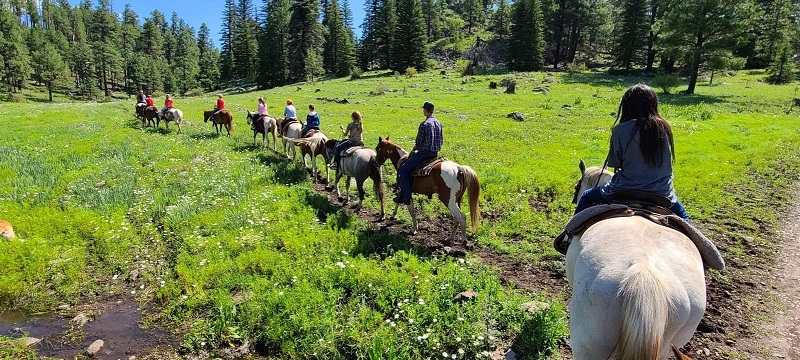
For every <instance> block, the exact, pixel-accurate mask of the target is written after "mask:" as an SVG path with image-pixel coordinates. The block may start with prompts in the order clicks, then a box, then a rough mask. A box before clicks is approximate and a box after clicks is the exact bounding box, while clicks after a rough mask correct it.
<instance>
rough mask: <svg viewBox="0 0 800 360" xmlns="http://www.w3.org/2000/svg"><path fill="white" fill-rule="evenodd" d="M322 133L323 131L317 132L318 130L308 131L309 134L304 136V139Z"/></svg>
mask: <svg viewBox="0 0 800 360" xmlns="http://www.w3.org/2000/svg"><path fill="white" fill-rule="evenodd" d="M321 132H322V131H320V130H317V129H311V130H308V132H307V133H306V136H303V139H305V138H310V137H312V136H314V135H315V134H318V133H321Z"/></svg>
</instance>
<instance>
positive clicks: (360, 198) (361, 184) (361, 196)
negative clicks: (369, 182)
mask: <svg viewBox="0 0 800 360" xmlns="http://www.w3.org/2000/svg"><path fill="white" fill-rule="evenodd" d="M356 190H358V206H356V213H358V212H360V211H361V203H363V202H364V180H361V181H359V180H358V178H356Z"/></svg>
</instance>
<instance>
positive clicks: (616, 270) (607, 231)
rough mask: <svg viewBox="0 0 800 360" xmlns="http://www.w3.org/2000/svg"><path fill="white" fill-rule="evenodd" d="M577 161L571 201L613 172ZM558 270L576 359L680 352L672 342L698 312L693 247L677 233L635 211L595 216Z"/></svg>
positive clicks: (683, 338)
mask: <svg viewBox="0 0 800 360" xmlns="http://www.w3.org/2000/svg"><path fill="white" fill-rule="evenodd" d="M579 168H580V170H581V179H580V180H579V181H578V185H577V186H576V187H575V197H574V200H575V202H578V201H580V198H581V196H582V195H583V192H584V191H585V190H587V189H590V188H593V187H595V186H598V185H600V186H602V185H605V184H606V183H608V181H610V179H611V177H612V176H613V174H612V173H611V172H609V171H606V170H603V169H600V168H598V167H592V168H588V169H587V168H586V166H585V165H584V163H583V161H581V163H580V164H579ZM566 273H567V280H568V281H569V283H570V284H571V285H572V300H571V301H570V305H569V310H570V320H569V321H570V345H571V347H572V352H573V356H574V358H575V359H576V360H583V359H610V358H611V359H621V360H623V359H624V360H634V359H636V360H660V359H667V358H668V357H669V355H670V354H671V353H675V354H676V355H677V354H680V352H679V351H678V350H677V347H681V346H683V345H684V344H686V343H687V342H689V340H690V339H691V337H692V334H693V333H694V331H695V329H696V328H697V325H698V324H700V320H701V319H702V318H703V313H704V312H705V308H706V292H705V291H706V282H705V277H704V273H703V260H702V258H701V256H700V252H699V251H698V250H697V247H696V246H695V245H694V244H693V243H692V241H691V240H689V238H687V237H686V236H684V235H683V234H682V233H680V232H678V231H676V230H673V229H671V228H667V227H665V226H661V225H657V224H655V223H653V222H651V221H650V220H646V219H644V218H642V217H638V216H633V217H616V218H611V219H606V220H602V221H600V222H598V223H596V224H594V225H592V226H591V227H589V228H588V229H586V231H585V232H584V233H583V234H581V235H579V236H576V237H573V239H572V242H571V245H570V246H569V249H568V250H567V259H566ZM680 355H682V354H680ZM679 359H683V358H681V357H679Z"/></svg>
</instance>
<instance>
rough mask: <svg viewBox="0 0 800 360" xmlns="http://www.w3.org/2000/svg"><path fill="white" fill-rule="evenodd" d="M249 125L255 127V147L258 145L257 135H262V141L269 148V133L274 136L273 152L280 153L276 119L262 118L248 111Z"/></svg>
mask: <svg viewBox="0 0 800 360" xmlns="http://www.w3.org/2000/svg"><path fill="white" fill-rule="evenodd" d="M247 124H248V125H253V145H255V144H256V135H258V134H259V133H261V140H262V141H263V142H264V147H269V140H267V133H271V134H272V150H274V151H278V135H277V132H278V126H277V123H276V121H275V119H274V118H271V117H269V116H266V115H264V116H261V115H259V114H258V113H254V112H250V110H248V111H247Z"/></svg>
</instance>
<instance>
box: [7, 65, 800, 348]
mask: <svg viewBox="0 0 800 360" xmlns="http://www.w3.org/2000/svg"><path fill="white" fill-rule="evenodd" d="M511 76H514V77H515V78H516V79H517V84H518V85H517V94H515V95H507V94H503V92H502V89H501V90H489V89H488V83H489V81H499V80H501V79H502V78H503V77H504V76H499V75H497V76H494V75H492V76H475V77H468V78H462V77H460V76H457V74H455V73H451V74H450V75H449V76H441V75H439V74H438V73H437V74H433V73H428V74H421V75H417V76H415V77H411V78H408V77H395V76H392V75H390V74H382V73H368V74H366V75H365V77H364V78H363V79H360V80H355V81H351V80H349V79H335V80H328V81H321V82H317V83H307V84H300V85H299V86H287V87H283V88H277V89H272V90H267V91H257V92H251V93H243V94H235V95H226V96H225V98H226V101H227V103H228V104H229V108H231V109H232V110H233V111H234V114H235V119H234V134H233V136H232V137H230V138H226V137H224V136H223V137H217V136H216V134H215V133H214V129H213V127H212V126H211V125H210V124H204V123H203V121H202V116H201V115H202V110H204V109H207V108H210V107H211V106H212V104H213V103H214V101H215V100H216V97H214V96H213V95H209V96H205V97H195V98H181V97H176V99H175V105H176V107H178V108H180V109H182V110H183V112H184V114H185V116H186V118H187V120H188V123H187V124H186V125H185V126H184V128H183V134H180V135H179V134H177V128H176V127H174V124H173V125H172V126H171V129H170V130H171V131H169V132H168V131H166V130H164V129H163V127H164V125H163V124H162V127H161V129H160V130H153V129H145V130H142V129H141V128H140V124H139V122H138V120H136V119H134V118H133V114H132V109H133V101H132V100H131V101H119V102H109V103H87V104H81V103H69V102H64V103H54V104H44V103H4V104H2V105H0V126H2V129H3V141H2V143H0V219H4V220H8V221H10V222H11V223H12V224H14V227H15V231H16V233H17V236H18V240H16V241H0V264H3V267H4V270H3V271H2V272H0V310H10V309H13V310H21V311H27V312H39V311H47V310H52V309H54V308H55V307H56V306H58V305H60V304H65V303H66V304H77V303H83V302H90V301H96V300H98V299H102V298H106V297H109V296H119V295H120V294H122V295H125V296H132V297H135V298H136V299H138V300H140V301H141V302H143V303H150V304H153V305H154V308H153V309H154V310H153V311H154V313H153V314H151V316H150V317H149V319H150V322H151V323H152V324H154V325H155V326H161V327H166V328H168V329H170V330H173V331H175V332H176V333H177V334H178V335H179V336H180V338H181V340H182V346H183V347H184V348H185V349H186V350H188V351H191V352H201V351H211V350H213V349H217V348H219V347H223V346H227V345H229V344H238V343H241V342H243V341H244V340H245V339H248V340H251V341H252V342H253V343H255V344H256V348H257V350H258V352H259V353H261V354H262V355H265V356H268V357H274V358H324V359H338V358H342V359H345V358H346V359H390V358H393V359H423V358H444V357H447V358H457V359H472V358H481V357H483V358H488V357H489V355H490V354H491V353H492V352H494V351H495V349H497V348H500V349H508V347H509V346H510V345H511V344H513V345H514V346H515V349H517V353H523V354H526V355H527V356H528V358H548V357H554V356H557V353H554V349H555V348H556V346H557V344H558V342H559V341H560V340H561V339H563V338H565V337H566V336H567V329H566V321H567V320H566V312H565V309H564V306H563V305H562V301H561V300H562V299H561V298H559V297H558V296H556V297H555V298H554V297H553V296H552V295H551V294H550V293H548V292H542V293H530V292H527V291H523V290H520V289H518V288H516V287H514V286H513V284H506V283H505V282H503V281H501V279H500V277H499V275H498V272H497V270H496V269H494V268H492V267H489V266H486V265H484V264H483V263H482V262H481V260H480V259H479V258H477V257H474V256H471V255H468V256H467V257H466V258H465V259H457V258H451V257H447V256H434V255H432V254H431V252H430V251H429V250H428V249H426V248H424V247H420V246H418V244H413V243H410V242H409V240H408V239H407V237H406V234H404V233H397V232H390V231H386V230H380V229H376V228H375V227H374V226H372V225H371V224H369V223H368V222H367V221H364V220H361V219H359V218H358V217H356V216H354V215H350V214H348V213H346V212H343V211H340V210H339V209H338V208H337V207H334V206H332V205H330V204H329V202H328V199H327V197H326V196H325V195H323V194H319V193H317V192H315V191H314V189H313V186H312V184H311V182H310V179H309V177H308V175H307V173H306V171H305V170H304V169H303V167H302V164H298V163H290V162H288V161H286V160H284V159H282V158H281V157H280V156H278V155H277V154H275V153H273V152H272V151H270V150H265V149H262V148H261V147H260V146H253V145H252V132H251V131H250V130H249V126H248V125H247V124H246V120H245V109H246V108H247V109H251V110H255V107H256V99H257V98H258V97H259V96H264V97H265V98H266V100H267V103H268V105H269V110H270V112H271V113H272V114H273V115H281V114H282V109H283V102H284V101H285V100H286V99H287V98H291V99H293V100H294V102H295V104H296V106H297V107H298V110H299V115H300V116H305V114H306V113H307V109H306V107H307V105H308V104H309V103H314V104H316V105H317V111H318V112H319V113H320V115H321V118H322V129H323V130H324V131H325V132H326V133H327V134H328V135H329V136H331V137H333V136H334V134H338V131H339V129H338V128H339V125H346V124H347V122H349V113H350V112H352V111H354V110H358V111H361V112H362V114H363V115H364V126H365V142H366V143H367V144H368V145H369V146H375V144H377V141H378V137H379V136H384V137H386V136H390V138H391V140H393V141H395V142H397V143H399V144H400V145H402V146H404V147H406V148H411V147H412V146H413V140H414V136H415V132H416V129H417V126H418V123H419V122H420V121H421V120H422V115H421V110H420V109H419V107H420V106H421V104H422V102H423V101H425V100H430V101H433V102H434V103H435V104H436V106H437V115H438V118H439V119H440V120H441V121H442V122H443V124H444V131H445V145H444V149H443V151H442V155H443V156H445V157H447V158H448V159H451V160H454V161H456V162H459V163H462V164H466V165H470V166H471V167H473V168H474V169H475V170H476V171H477V173H478V175H479V177H480V179H481V188H482V195H481V203H482V205H481V206H482V212H483V213H484V220H483V221H482V223H481V224H480V225H481V226H480V229H479V231H478V233H477V234H474V239H475V241H476V242H477V244H479V245H480V246H482V247H484V248H486V249H488V250H489V251H492V252H494V253H496V254H498V256H503V257H509V258H512V259H515V260H516V261H520V262H525V263H530V264H534V265H535V266H539V267H543V268H548V269H551V270H555V271H559V269H561V267H563V261H562V257H561V256H559V255H558V254H557V253H556V252H555V251H554V250H552V249H551V244H552V239H553V237H554V236H555V235H557V234H558V233H559V232H560V230H561V229H560V227H561V226H563V224H564V223H565V222H566V221H567V220H568V219H569V216H570V215H571V211H572V208H573V205H572V204H571V199H572V191H573V185H574V183H575V181H576V180H577V177H578V176H579V171H578V166H577V165H578V160H579V159H584V160H585V161H586V163H587V164H589V165H601V164H602V162H603V160H604V158H605V154H606V151H607V144H608V137H609V135H610V127H611V124H612V122H613V121H614V117H613V113H614V112H615V111H616V110H617V105H618V103H619V99H620V97H621V95H622V93H623V92H624V90H625V88H626V87H627V86H629V85H632V84H635V83H637V82H640V81H646V79H645V78H636V77H622V76H614V75H608V74H605V73H602V74H601V73H584V74H576V75H571V76H570V75H566V74H552V75H548V74H546V73H528V74H522V73H520V74H514V75H511ZM763 78H764V74H762V73H746V72H741V73H740V74H739V75H737V76H735V77H719V78H718V79H715V81H716V82H717V84H715V85H714V86H705V85H703V86H699V87H698V90H697V92H698V94H699V95H694V96H685V95H663V96H662V98H661V100H662V106H661V113H662V115H663V116H664V117H665V118H666V119H667V120H668V121H669V122H670V124H671V125H672V127H673V131H674V133H675V137H676V139H675V143H676V157H677V161H676V164H675V185H676V188H677V192H678V195H679V197H681V199H682V200H683V202H684V204H685V205H686V206H687V208H688V211H689V213H690V215H691V216H692V217H693V218H695V219H696V222H697V223H699V224H702V226H703V227H704V228H706V229H707V230H708V232H709V235H710V236H711V237H712V238H714V239H715V240H722V239H726V241H727V242H725V245H724V246H722V247H723V249H724V250H725V252H726V254H727V256H728V258H729V259H732V260H733V263H734V264H735V262H736V259H737V258H742V257H744V256H746V254H745V252H744V251H743V250H742V248H741V247H739V246H737V244H738V243H739V239H742V238H745V237H754V238H755V239H756V240H757V241H770V239H764V238H762V237H761V236H762V234H763V233H762V231H763V229H764V228H765V227H767V228H768V227H774V226H775V224H776V221H777V214H778V211H779V207H774V206H772V205H773V204H780V202H781V201H785V200H786V199H787V197H786V195H787V194H788V191H789V190H790V188H791V185H792V184H793V182H794V181H795V179H796V178H797V175H798V174H800V150H798V149H800V126H798V121H800V118H798V113H797V112H795V113H789V114H787V113H786V112H785V111H786V110H788V108H789V105H790V102H789V101H790V100H791V98H792V97H794V95H793V92H796V89H795V88H794V87H793V86H773V85H767V84H766V83H764V82H761V81H759V80H761V79H763ZM545 82H546V83H547V84H544V83H545ZM544 85H548V86H549V87H550V91H549V92H548V93H546V94H541V93H535V92H533V91H532V89H533V87H534V86H544ZM322 98H326V99H329V100H330V99H336V98H339V99H347V100H348V102H349V104H338V103H336V102H331V101H328V100H325V99H322ZM320 99H322V100H320ZM161 102H163V101H162V100H161V99H156V103H157V104H159V103H161ZM514 111H519V112H521V113H523V114H524V115H525V117H526V119H525V120H524V121H514V120H511V119H508V118H507V117H506V115H507V114H509V113H511V112H514ZM258 141H259V145H260V136H259V139H258ZM384 177H385V178H386V179H387V181H389V182H394V171H393V170H392V169H390V166H387V168H386V169H385V171H384ZM342 185H343V184H342ZM366 188H367V189H370V185H367V186H366ZM351 190H353V191H354V189H351ZM367 194H368V195H367V196H368V197H367V202H366V204H367V206H368V207H370V208H373V209H374V208H376V206H377V202H376V200H375V199H374V196H373V195H372V193H371V191H367ZM387 201H388V202H390V201H391V200H390V198H387ZM388 202H387V204H388ZM465 210H466V209H465ZM423 211H424V213H425V215H424V216H422V217H421V218H420V221H422V222H425V221H427V220H428V219H430V218H431V217H436V216H444V214H446V213H447V211H446V209H445V207H444V206H442V205H441V204H440V203H438V201H429V202H427V203H426V205H425V207H424V209H423ZM400 213H401V219H403V220H404V221H406V222H407V223H410V220H409V217H408V214H407V213H405V211H402V210H401V212H400ZM447 230H448V229H442V232H443V234H446V232H447ZM444 236H446V235H443V237H444ZM731 239H732V240H731ZM729 261H730V260H729ZM713 276H714V277H715V279H717V280H718V281H723V282H724V281H728V280H727V279H726V276H727V275H726V274H725V273H717V274H713ZM467 290H472V291H475V292H476V293H477V294H478V296H477V297H476V298H475V299H474V300H473V301H466V302H461V303H456V302H454V301H453V299H454V297H455V296H456V295H457V294H458V293H460V292H462V291H467ZM563 290H564V294H565V295H564V297H566V294H567V293H566V291H567V289H563ZM534 300H536V301H544V302H547V303H549V304H550V306H549V307H548V308H546V309H544V310H540V311H537V312H535V313H531V312H528V311H526V310H524V309H523V308H522V307H521V305H522V304H523V303H526V302H529V301H534ZM3 344H4V342H1V341H0V348H2V347H3ZM0 354H2V352H0Z"/></svg>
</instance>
